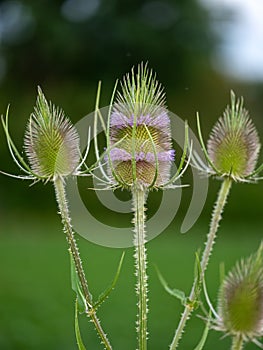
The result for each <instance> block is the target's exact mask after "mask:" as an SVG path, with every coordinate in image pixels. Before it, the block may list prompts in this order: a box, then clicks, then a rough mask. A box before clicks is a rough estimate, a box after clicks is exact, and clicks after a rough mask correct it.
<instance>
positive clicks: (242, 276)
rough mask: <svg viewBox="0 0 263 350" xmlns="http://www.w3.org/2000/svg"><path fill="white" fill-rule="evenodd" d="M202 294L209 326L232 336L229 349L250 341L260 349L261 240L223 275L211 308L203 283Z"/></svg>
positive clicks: (262, 307)
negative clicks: (208, 314)
mask: <svg viewBox="0 0 263 350" xmlns="http://www.w3.org/2000/svg"><path fill="white" fill-rule="evenodd" d="M204 292H205V298H206V301H207V304H208V307H209V310H210V315H211V317H210V316H208V317H206V320H207V322H208V323H209V327H210V328H211V329H214V330H216V331H219V332H222V333H223V334H224V336H230V337H231V338H232V346H231V350H242V349H243V347H244V346H245V344H246V343H248V342H252V343H254V344H255V345H257V347H258V348H260V349H263V344H262V343H261V342H260V341H259V338H261V337H262V336H263V243H261V244H260V246H259V248H258V250H257V252H256V253H254V254H252V255H251V256H250V257H248V258H247V259H242V260H241V261H239V262H237V263H236V265H235V266H234V267H233V268H232V269H231V270H230V272H229V273H228V274H227V275H226V276H224V278H223V280H222V284H221V287H220V289H219V293H218V302H217V310H215V309H214V307H213V305H212V303H211V301H210V298H209V295H208V292H207V288H206V285H205V283H204Z"/></svg>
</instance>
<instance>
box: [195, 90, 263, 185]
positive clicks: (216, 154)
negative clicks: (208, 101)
mask: <svg viewBox="0 0 263 350" xmlns="http://www.w3.org/2000/svg"><path fill="white" fill-rule="evenodd" d="M197 123H198V132H199V138H200V142H201V144H202V148H203V151H204V155H205V157H206V160H207V162H208V166H206V165H205V164H204V163H203V162H202V161H201V160H200V158H199V157H198V156H197V155H195V156H194V157H193V159H194V165H195V166H196V167H197V168H198V169H199V170H200V171H201V172H203V173H206V174H208V175H216V176H218V177H220V178H226V177H229V178H231V179H232V180H234V181H241V182H249V181H253V180H254V181H256V180H257V179H259V178H257V174H259V172H261V170H263V166H262V165H261V166H260V167H258V168H256V163H257V160H258V155H259V151H260V147H261V145H260V141H259V137H258V133H257V130H256V128H255V126H254V124H253V122H252V120H251V118H250V117H249V113H248V111H247V110H246V109H245V108H244V107H243V98H240V99H236V97H235V94H234V92H233V91H231V104H230V106H227V108H226V109H225V111H224V113H223V116H222V117H220V118H219V120H218V121H217V122H216V124H215V125H214V127H213V129H212V131H211V133H210V136H209V139H208V142H207V147H205V144H204V141H203V138H202V134H201V127H200V121H199V116H197Z"/></svg>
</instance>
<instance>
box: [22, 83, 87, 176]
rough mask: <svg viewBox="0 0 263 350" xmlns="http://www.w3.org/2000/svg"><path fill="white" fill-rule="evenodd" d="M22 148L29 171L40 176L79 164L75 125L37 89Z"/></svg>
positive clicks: (60, 172) (66, 172) (71, 169)
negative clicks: (27, 161)
mask: <svg viewBox="0 0 263 350" xmlns="http://www.w3.org/2000/svg"><path fill="white" fill-rule="evenodd" d="M24 148H25V152H26V155H27V157H28V160H29V163H30V166H31V170H32V172H33V173H34V174H35V175H36V176H39V177H41V178H46V179H52V178H54V176H62V177H64V176H67V175H69V174H72V173H73V172H74V170H75V169H76V167H77V165H78V163H79V158H80V151H79V136H78V133H77V131H76V129H75V127H74V126H73V125H72V124H71V122H70V121H69V119H67V118H66V117H65V116H64V113H63V111H62V110H61V109H58V108H56V107H55V106H54V105H52V104H51V103H48V102H47V100H46V98H45V96H44V94H43V92H42V91H41V89H40V88H38V96H37V101H36V106H35V108H34V112H33V113H32V115H31V117H30V120H29V122H28V125H27V129H26V133H25V139H24Z"/></svg>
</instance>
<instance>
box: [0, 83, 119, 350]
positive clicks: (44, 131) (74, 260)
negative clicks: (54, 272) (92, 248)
mask: <svg viewBox="0 0 263 350" xmlns="http://www.w3.org/2000/svg"><path fill="white" fill-rule="evenodd" d="M8 112H9V110H7V113H6V117H5V118H4V117H3V116H2V125H3V128H4V132H5V135H6V139H7V145H8V149H9V152H10V154H11V156H12V159H13V161H14V162H15V164H16V165H17V166H18V168H19V169H20V171H22V172H23V175H12V174H8V173H5V172H3V171H1V173H2V174H5V175H9V176H11V177H15V178H17V179H23V180H30V181H32V183H33V184H34V183H36V182H39V181H42V182H44V183H47V182H51V183H52V184H53V185H54V189H55V195H56V200H57V205H58V209H59V215H60V216H61V220H62V225H63V230H64V233H65V235H66V238H67V241H68V245H69V253H70V258H71V281H72V288H73V290H74V291H75V292H76V295H77V299H76V304H75V310H76V311H75V333H76V338H77V344H78V347H79V349H80V350H84V349H85V346H84V344H83V341H82V339H81V335H80V329H79V323H78V314H79V313H84V314H86V315H87V316H88V317H89V318H90V320H91V322H92V323H93V324H94V326H95V329H96V331H97V333H98V336H99V339H100V341H101V343H102V344H103V346H104V348H105V349H107V350H110V349H112V347H111V344H110V342H109V340H108V338H107V335H106V333H105V331H104V330H103V328H102V326H101V324H100V320H99V318H98V316H97V308H98V306H99V305H100V304H101V303H102V302H103V301H104V300H105V299H106V298H107V296H108V294H109V293H110V291H111V290H112V289H113V288H114V285H115V283H116V281H117V278H118V274H119V272H120V265H121V263H122V260H123V257H122V258H121V262H120V265H119V267H118V270H117V274H116V276H115V278H114V280H113V283H112V285H111V286H110V287H109V288H108V289H107V290H106V291H105V293H102V295H101V297H100V298H99V300H98V301H97V302H94V301H93V300H92V295H91V292H90V289H89V286H88V282H87V279H86V276H85V272H84V269H83V265H82V261H81V258H80V254H79V249H78V246H77V242H76V239H75V234H74V230H73V227H72V225H71V218H70V212H69V206H68V202H67V196H66V180H67V178H68V177H69V176H85V175H87V167H86V165H85V160H86V157H87V155H88V152H89V140H90V132H88V142H87V148H86V151H85V152H84V156H82V155H81V152H80V147H79V142H80V140H79V136H78V133H77V130H76V128H75V127H74V126H73V124H72V123H71V122H70V120H69V119H68V118H67V117H65V115H64V112H63V111H62V110H61V109H60V108H57V107H55V106H54V105H53V104H52V103H51V102H50V103H49V102H48V101H47V100H46V98H45V96H44V94H43V92H42V90H41V89H40V87H39V88H38V96H37V101H36V106H35V108H34V112H33V113H32V114H31V116H30V118H29V121H28V124H27V128H26V132H25V137H24V151H25V154H26V156H27V159H28V162H29V164H28V163H27V161H26V160H25V159H24V158H23V156H22V155H21V154H20V153H19V151H18V149H17V147H16V146H15V144H14V142H13V140H12V138H11V136H10V132H9V117H8V114H9V113H8ZM83 168H84V170H82V169H83Z"/></svg>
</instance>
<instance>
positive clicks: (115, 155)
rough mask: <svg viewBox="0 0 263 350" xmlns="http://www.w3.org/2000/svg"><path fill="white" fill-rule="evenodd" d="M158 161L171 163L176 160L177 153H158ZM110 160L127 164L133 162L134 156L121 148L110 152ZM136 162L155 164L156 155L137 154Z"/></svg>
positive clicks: (172, 151)
mask: <svg viewBox="0 0 263 350" xmlns="http://www.w3.org/2000/svg"><path fill="white" fill-rule="evenodd" d="M157 157H158V161H163V162H170V161H174V159H175V151H174V150H169V151H164V152H158V154H157ZM110 158H111V160H112V161H121V162H126V161H130V160H132V154H130V153H129V152H127V151H125V150H124V149H121V148H114V149H112V150H111V151H110ZM135 160H136V161H146V162H149V163H155V161H156V159H155V154H154V153H153V152H147V153H145V152H136V153H135Z"/></svg>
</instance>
